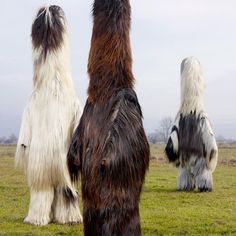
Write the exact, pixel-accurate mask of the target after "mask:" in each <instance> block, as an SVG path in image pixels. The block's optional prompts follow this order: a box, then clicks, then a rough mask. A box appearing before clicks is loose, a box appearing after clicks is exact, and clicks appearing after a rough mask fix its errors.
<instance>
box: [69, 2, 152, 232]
mask: <svg viewBox="0 0 236 236" xmlns="http://www.w3.org/2000/svg"><path fill="white" fill-rule="evenodd" d="M93 12H94V29H93V36H92V45H91V51H90V57H89V63H88V72H89V75H90V84H89V90H88V99H87V103H86V105H85V108H84V112H83V115H82V117H81V120H80V124H79V126H78V127H77V129H76V131H75V133H74V135H73V139H72V143H71V146H70V150H69V153H68V167H69V171H70V175H71V178H72V180H73V181H75V180H78V178H79V176H80V174H81V181H82V197H83V202H84V204H83V207H84V210H83V218H84V234H85V236H94V235H96V236H111V235H112V236H113V235H117V236H118V235H119V236H139V235H141V227H140V216H139V200H140V194H141V190H142V186H143V183H144V179H145V173H146V170H147V169H148V166H149V154H150V153H149V144H148V141H147V138H146V135H145V132H144V129H143V124H142V112H141V108H140V105H139V102H138V99H137V96H136V94H135V92H134V90H133V89H132V87H133V80H134V79H133V75H132V69H131V62H132V59H131V49H130V42H129V25H130V5H129V1H127V0H123V1H121V0H120V1H118V0H110V1H107V0H103V1H102V0H95V2H94V11H93Z"/></svg>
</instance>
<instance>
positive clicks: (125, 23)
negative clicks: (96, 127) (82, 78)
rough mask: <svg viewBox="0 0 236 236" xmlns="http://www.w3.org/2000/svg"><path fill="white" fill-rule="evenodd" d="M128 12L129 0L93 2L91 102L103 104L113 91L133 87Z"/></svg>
mask: <svg viewBox="0 0 236 236" xmlns="http://www.w3.org/2000/svg"><path fill="white" fill-rule="evenodd" d="M130 11H131V9H130V4H129V1H128V0H109V1H108V0H100V1H98V0H96V1H95V2H94V6H93V15H94V27H93V35H92V40H91V49H90V55H89V63H88V73H89V75H90V84H89V89H88V94H89V100H90V101H94V100H97V99H99V100H101V101H105V100H106V99H107V98H108V97H110V96H111V94H112V93H113V91H114V90H116V89H120V88H132V87H133V83H134V77H133V74H132V55H131V48H130V39H129V30H130ZM113 78H116V79H115V80H114V79H113Z"/></svg>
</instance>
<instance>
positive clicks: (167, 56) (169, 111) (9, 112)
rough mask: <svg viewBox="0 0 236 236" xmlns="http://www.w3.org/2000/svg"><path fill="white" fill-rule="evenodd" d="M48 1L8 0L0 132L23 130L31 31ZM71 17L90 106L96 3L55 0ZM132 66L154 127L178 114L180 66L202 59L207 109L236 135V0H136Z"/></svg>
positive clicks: (223, 129) (76, 65)
mask: <svg viewBox="0 0 236 236" xmlns="http://www.w3.org/2000/svg"><path fill="white" fill-rule="evenodd" d="M46 3H48V1H40V0H21V1H17V0H7V1H6V0H3V1H2V2H1V14H0V42H1V43H0V136H3V135H6V136H8V135H10V134H11V133H15V134H17V135H18V132H19V127H20V122H21V115H22V111H23V109H24V106H25V104H26V101H27V98H28V96H29V94H30V91H31V88H32V58H31V38H30V30H31V24H32V20H33V17H34V16H35V14H36V12H37V10H38V8H39V7H40V6H42V5H44V4H46ZM50 3H51V4H58V5H60V6H61V7H62V8H63V9H64V11H65V13H66V17H67V21H68V25H69V30H70V42H71V62H72V76H73V80H74V83H75V87H76V91H77V93H78V96H79V97H80V98H81V100H82V102H83V103H84V102H85V100H86V90H87V86H88V76H87V72H86V71H87V59H88V52H89V47H90V37H91V31H92V18H91V6H92V0H62V1H53V0H51V1H50ZM131 5H132V31H131V42H132V51H133V62H134V65H133V70H134V75H135V78H136V91H137V94H138V97H139V100H140V103H141V105H142V108H143V113H144V124H145V128H146V130H147V131H148V132H151V131H153V130H155V129H156V128H157V127H158V123H159V121H160V119H161V118H163V117H165V116H171V117H174V116H175V114H176V112H177V111H178V109H179V103H180V84H179V83H180V78H179V77H180V76H179V67H180V63H181V61H182V59H183V58H185V57H187V56H196V57H197V58H198V59H199V60H200V61H201V63H202V65H203V68H204V74H205V81H206V91H205V109H206V111H207V113H208V115H209V117H210V119H211V121H212V124H213V128H214V130H215V133H216V135H219V134H222V135H224V136H225V137H228V138H235V139H236V105H235V102H236V14H235V9H236V1H235V0H178V1H177V0H131Z"/></svg>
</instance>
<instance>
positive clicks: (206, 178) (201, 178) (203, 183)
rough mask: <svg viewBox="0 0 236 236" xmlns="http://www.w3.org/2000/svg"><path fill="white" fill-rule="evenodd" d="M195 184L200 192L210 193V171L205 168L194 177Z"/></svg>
mask: <svg viewBox="0 0 236 236" xmlns="http://www.w3.org/2000/svg"><path fill="white" fill-rule="evenodd" d="M196 184H197V187H198V189H199V190H200V192H211V191H212V188H213V178H212V171H211V170H209V169H207V168H205V169H203V170H202V172H201V173H200V174H199V175H197V176H196Z"/></svg>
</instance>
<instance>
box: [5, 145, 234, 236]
mask: <svg viewBox="0 0 236 236" xmlns="http://www.w3.org/2000/svg"><path fill="white" fill-rule="evenodd" d="M151 149H152V161H151V165H150V169H149V172H148V174H147V177H146V183H145V186H144V188H143V193H142V198H141V206H140V208H141V209H140V210H141V223H142V231H143V235H145V236H148V235H155V236H156V235H236V148H235V147H232V148H230V147H227V148H224V147H221V148H220V151H219V164H218V167H217V169H216V171H215V173H214V191H213V192H212V193H198V192H197V191H195V192H193V193H183V192H178V191H176V190H175V189H176V176H177V170H176V169H175V168H174V167H172V166H171V165H169V164H168V163H166V161H165V158H164V156H163V147H161V146H158V147H157V146H152V147H151ZM14 151H15V147H5V146H2V147H0V235H82V232H83V226H82V225H72V226H68V225H57V224H50V225H48V226H44V227H35V226H31V225H26V224H23V223H22V222H23V219H24V217H25V216H26V214H27V210H28V203H29V191H28V187H27V184H26V181H25V177H24V176H23V175H22V173H21V172H19V171H17V170H15V169H14V160H13V156H14Z"/></svg>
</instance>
